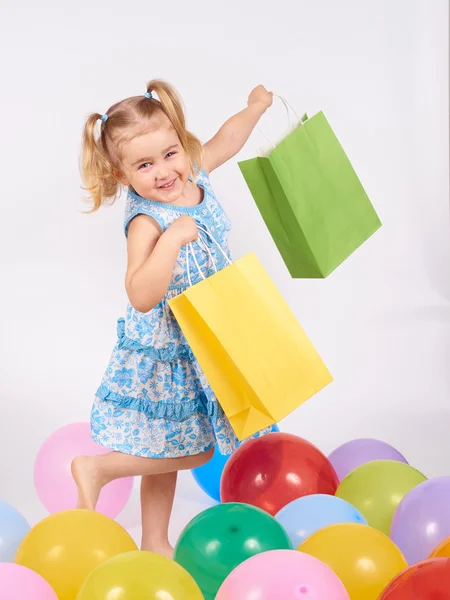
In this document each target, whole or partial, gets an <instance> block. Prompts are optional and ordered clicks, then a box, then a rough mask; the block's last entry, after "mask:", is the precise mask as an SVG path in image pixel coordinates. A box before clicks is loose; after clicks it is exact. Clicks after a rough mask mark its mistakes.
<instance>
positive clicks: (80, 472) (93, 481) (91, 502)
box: [71, 456, 104, 510]
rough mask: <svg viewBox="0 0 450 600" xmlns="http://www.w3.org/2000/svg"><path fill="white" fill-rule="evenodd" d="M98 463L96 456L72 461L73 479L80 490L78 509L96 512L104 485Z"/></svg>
mask: <svg viewBox="0 0 450 600" xmlns="http://www.w3.org/2000/svg"><path fill="white" fill-rule="evenodd" d="M96 463H97V457H96V456H77V458H74V459H73V461H72V465H71V470H72V477H73V478H74V480H75V483H76V484H77V488H78V504H77V508H87V509H88V510H95V506H96V504H97V501H98V497H99V495H100V492H101V489H102V487H103V485H104V484H103V483H102V481H101V479H100V474H99V472H98V468H97V466H96Z"/></svg>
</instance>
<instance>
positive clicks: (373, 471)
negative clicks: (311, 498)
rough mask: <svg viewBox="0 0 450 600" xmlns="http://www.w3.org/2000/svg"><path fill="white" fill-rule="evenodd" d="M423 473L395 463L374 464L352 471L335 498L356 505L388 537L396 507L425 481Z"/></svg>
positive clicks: (373, 462)
mask: <svg viewBox="0 0 450 600" xmlns="http://www.w3.org/2000/svg"><path fill="white" fill-rule="evenodd" d="M426 479H427V478H426V477H425V475H423V474H422V473H421V472H420V471H418V470H417V469H415V468H414V467H411V466H410V465H406V464H404V463H401V462H397V461H395V460H373V461H371V462H368V463H365V464H363V465H361V466H359V467H357V468H356V469H354V470H353V471H351V472H350V473H349V474H348V475H347V477H345V479H343V480H342V482H341V484H340V485H339V487H338V489H337V490H336V496H338V497H339V498H342V499H343V500H347V502H350V504H353V506H354V507H355V508H357V509H358V510H359V511H360V512H361V513H362V515H363V516H364V517H365V518H366V520H367V522H368V524H369V525H371V526H372V527H375V529H379V530H380V531H382V532H383V533H385V534H386V535H387V536H388V535H389V534H390V530H391V522H392V518H393V516H394V513H395V511H396V509H397V506H398V505H399V504H400V502H401V501H402V500H403V498H404V497H405V496H406V494H407V493H408V492H410V491H411V490H412V489H413V488H415V487H416V486H417V485H419V483H422V481H426Z"/></svg>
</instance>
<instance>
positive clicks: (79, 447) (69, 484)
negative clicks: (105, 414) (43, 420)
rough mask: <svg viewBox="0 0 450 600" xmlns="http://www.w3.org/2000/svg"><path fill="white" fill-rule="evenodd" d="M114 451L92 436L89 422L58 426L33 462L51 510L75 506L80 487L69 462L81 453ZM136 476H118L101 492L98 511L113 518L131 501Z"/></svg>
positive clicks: (41, 492)
mask: <svg viewBox="0 0 450 600" xmlns="http://www.w3.org/2000/svg"><path fill="white" fill-rule="evenodd" d="M108 452H111V450H109V449H108V448H105V447H104V446H100V445H99V444H96V443H95V442H93V441H92V439H91V431H90V425H89V423H73V424H71V425H66V426H65V427H61V429H57V430H56V431H55V432H54V433H52V435H51V436H50V437H49V438H47V440H46V441H45V442H44V443H43V444H42V446H41V448H40V450H39V452H38V455H37V457H36V461H35V463H34V485H35V487H36V491H37V494H38V496H39V499H40V500H41V502H42V504H43V505H44V506H45V508H46V509H47V510H48V511H49V513H55V512H60V511H62V510H70V509H72V508H76V505H77V486H76V485H75V482H74V480H73V478H72V473H71V470H70V465H71V463H72V460H73V459H74V458H75V457H76V456H79V455H87V456H94V455H96V454H106V453H108ZM132 489H133V478H132V477H126V478H124V479H116V480H115V481H112V482H111V483H108V485H106V486H105V487H104V488H103V490H102V491H101V494H100V498H99V501H98V505H97V509H96V510H97V511H98V512H101V513H103V514H104V515H106V516H107V517H110V518H111V519H114V518H115V517H117V515H118V514H119V513H120V512H121V510H122V509H123V508H124V506H125V504H126V503H127V502H128V500H129V498H130V495H131V491H132Z"/></svg>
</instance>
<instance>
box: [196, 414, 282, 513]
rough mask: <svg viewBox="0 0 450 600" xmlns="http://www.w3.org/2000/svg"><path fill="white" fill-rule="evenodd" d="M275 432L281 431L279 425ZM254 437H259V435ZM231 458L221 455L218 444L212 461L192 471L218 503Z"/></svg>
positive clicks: (203, 487) (276, 426)
mask: <svg viewBox="0 0 450 600" xmlns="http://www.w3.org/2000/svg"><path fill="white" fill-rule="evenodd" d="M274 431H280V430H279V428H278V425H273V427H272V429H271V432H274ZM253 437H258V435H256V436H253ZM245 441H246V440H244V441H243V442H241V443H240V444H239V445H241V444H243V443H244V442H245ZM230 456H231V454H228V455H225V454H221V452H220V450H219V445H218V444H216V446H215V448H214V454H213V457H212V458H211V460H210V461H209V462H207V463H206V464H204V465H202V466H201V467H197V468H196V469H192V475H193V476H194V479H195V481H196V482H197V483H198V485H199V486H200V487H201V489H202V490H203V491H204V492H205V493H206V494H208V496H209V497H210V498H212V499H213V500H216V502H220V478H221V477H222V472H223V469H224V467H225V465H226V462H227V460H228V459H229V458H230Z"/></svg>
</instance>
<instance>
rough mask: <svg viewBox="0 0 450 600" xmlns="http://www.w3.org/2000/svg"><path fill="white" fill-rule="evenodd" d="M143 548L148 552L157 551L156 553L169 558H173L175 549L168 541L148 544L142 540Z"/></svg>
mask: <svg viewBox="0 0 450 600" xmlns="http://www.w3.org/2000/svg"><path fill="white" fill-rule="evenodd" d="M141 550H144V551H146V552H155V553H156V554H162V556H166V557H167V558H170V559H173V553H174V549H173V548H172V546H171V545H170V544H169V542H167V544H161V545H159V544H146V543H144V542H142V545H141Z"/></svg>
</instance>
